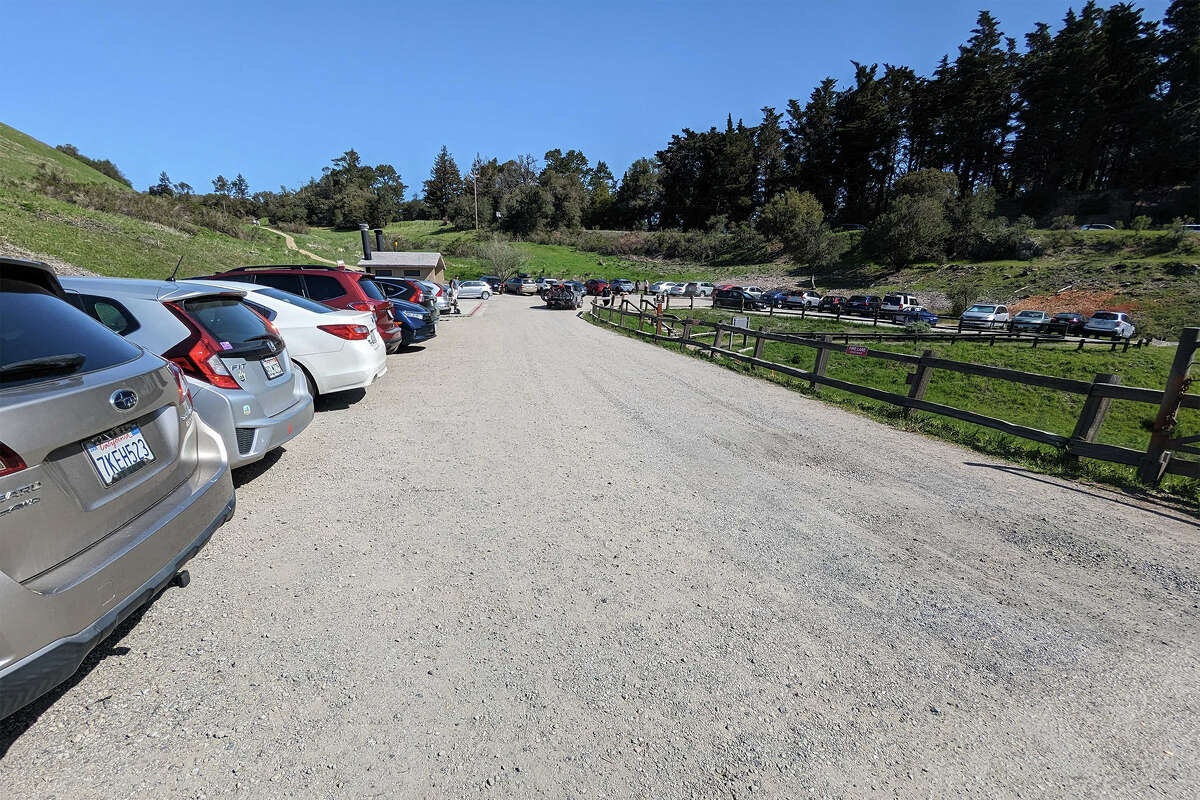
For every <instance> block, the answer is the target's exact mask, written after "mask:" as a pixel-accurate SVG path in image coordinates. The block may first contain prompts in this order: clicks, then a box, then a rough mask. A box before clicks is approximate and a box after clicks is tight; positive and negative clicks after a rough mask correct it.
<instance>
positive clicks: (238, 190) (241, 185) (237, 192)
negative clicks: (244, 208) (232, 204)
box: [229, 172, 250, 200]
mask: <svg viewBox="0 0 1200 800" xmlns="http://www.w3.org/2000/svg"><path fill="white" fill-rule="evenodd" d="M229 189H230V191H232V192H233V196H234V197H236V198H237V199H239V200H245V199H246V198H248V197H249V196H250V184H249V183H248V182H247V181H246V179H245V178H244V177H242V173H240V172H239V173H238V174H237V177H236V178H234V179H233V181H231V182H230V184H229Z"/></svg>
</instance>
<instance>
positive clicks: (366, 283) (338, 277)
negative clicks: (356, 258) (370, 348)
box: [206, 264, 402, 353]
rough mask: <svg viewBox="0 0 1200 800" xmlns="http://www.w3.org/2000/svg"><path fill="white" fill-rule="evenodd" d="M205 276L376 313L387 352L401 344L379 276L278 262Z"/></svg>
mask: <svg viewBox="0 0 1200 800" xmlns="http://www.w3.org/2000/svg"><path fill="white" fill-rule="evenodd" d="M206 277H209V278H216V279H218V280H226V281H243V282H246V283H257V284H259V285H261V286H274V287H275V288H276V289H282V290H283V291H285V292H291V293H292V294H298V295H300V296H301V297H307V298H308V299H309V300H315V301H317V302H318V303H324V304H325V305H327V306H329V307H330V308H345V309H349V310H351V311H370V312H371V313H372V314H374V315H375V327H376V328H377V329H378V330H379V335H380V336H382V337H383V342H384V344H385V345H387V348H388V352H389V353H393V352H395V351H396V350H397V349H399V347H400V337H401V334H402V331H401V330H400V326H399V325H397V324H396V319H395V317H394V316H393V315H392V303H391V301H390V300H388V298H387V297H386V296H385V295H384V293H383V289H382V288H380V286H379V284H378V283H377V282H376V280H382V279H376V278H374V277H373V276H371V275H367V274H366V273H362V272H357V271H355V270H350V269H346V268H345V267H323V266H314V265H311V264H300V265H287V264H280V265H270V266H259V267H238V268H237V269H232V270H229V271H227V272H219V273H217V274H215V275H208V276H206Z"/></svg>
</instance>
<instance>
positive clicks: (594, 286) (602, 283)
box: [583, 278, 608, 295]
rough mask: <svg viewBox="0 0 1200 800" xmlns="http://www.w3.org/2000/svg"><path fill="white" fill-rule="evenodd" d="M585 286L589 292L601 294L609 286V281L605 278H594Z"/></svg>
mask: <svg viewBox="0 0 1200 800" xmlns="http://www.w3.org/2000/svg"><path fill="white" fill-rule="evenodd" d="M583 286H584V289H585V290H586V291H587V293H588V294H595V295H599V294H603V293H604V290H605V289H607V288H608V281H606V280H604V279H603V278H592V279H591V280H590V281H588V282H587V283H585V284H584V285H583Z"/></svg>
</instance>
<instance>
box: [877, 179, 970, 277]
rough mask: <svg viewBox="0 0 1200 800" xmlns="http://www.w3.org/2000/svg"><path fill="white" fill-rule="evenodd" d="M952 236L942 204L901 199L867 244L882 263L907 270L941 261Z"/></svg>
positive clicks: (909, 197)
mask: <svg viewBox="0 0 1200 800" xmlns="http://www.w3.org/2000/svg"><path fill="white" fill-rule="evenodd" d="M950 232H951V231H950V223H949V221H947V219H946V212H945V206H944V204H943V203H942V201H940V200H938V199H937V198H934V197H929V196H917V195H901V196H899V197H897V198H896V199H895V200H893V201H892V204H891V205H890V206H889V207H888V210H887V211H885V212H884V213H883V214H880V215H879V218H878V219H876V220H875V222H874V224H872V225H871V227H870V228H869V229H868V230H867V235H866V236H865V237H863V244H864V245H865V246H866V248H867V249H868V250H869V251H870V252H873V253H875V254H876V255H877V256H878V257H879V258H880V259H881V260H884V261H886V262H888V263H889V264H892V265H893V266H904V265H906V264H911V263H913V262H914V261H920V260H941V259H942V258H943V257H944V255H945V249H946V240H947V239H948V238H949V236H950Z"/></svg>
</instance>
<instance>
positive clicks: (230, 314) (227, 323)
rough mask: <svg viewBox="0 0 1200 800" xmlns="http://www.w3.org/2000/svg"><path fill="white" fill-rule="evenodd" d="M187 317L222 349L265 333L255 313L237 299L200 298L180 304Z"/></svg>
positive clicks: (263, 324) (260, 320)
mask: <svg viewBox="0 0 1200 800" xmlns="http://www.w3.org/2000/svg"><path fill="white" fill-rule="evenodd" d="M183 308H184V310H185V311H187V313H188V316H190V317H191V318H192V320H193V321H194V322H195V323H196V324H198V325H199V326H200V327H202V328H204V329H205V330H206V331H208V332H209V333H210V334H211V335H212V337H213V338H214V339H216V340H217V342H219V343H221V345H222V347H224V345H225V344H230V345H232V349H234V350H236V349H238V345H242V344H246V343H247V342H252V341H256V340H257V339H258V337H260V336H263V335H266V334H269V333H270V332H269V331H268V330H267V324H266V323H265V322H263V318H262V317H260V316H259V315H258V314H255V313H254V312H253V311H252V310H251V309H250V307H249V306H247V305H246V304H245V303H243V302H242V300H241V298H239V297H202V298H199V299H196V300H188V301H186V302H185V303H184V304H183Z"/></svg>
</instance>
